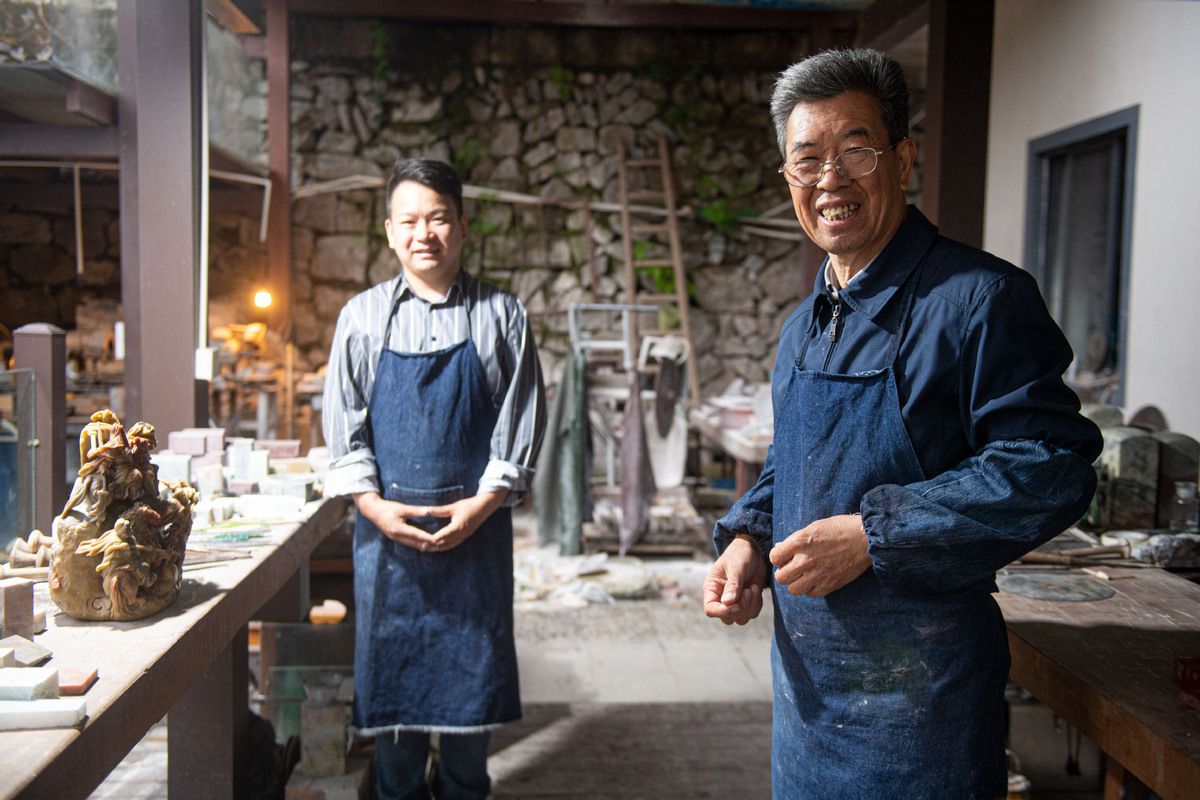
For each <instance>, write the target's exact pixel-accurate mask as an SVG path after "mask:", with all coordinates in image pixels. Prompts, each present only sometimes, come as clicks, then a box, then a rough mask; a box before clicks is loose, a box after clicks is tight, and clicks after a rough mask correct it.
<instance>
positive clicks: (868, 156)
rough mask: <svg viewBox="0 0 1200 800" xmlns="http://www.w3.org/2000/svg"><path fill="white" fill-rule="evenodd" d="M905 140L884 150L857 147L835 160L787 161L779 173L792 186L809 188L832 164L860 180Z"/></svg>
mask: <svg viewBox="0 0 1200 800" xmlns="http://www.w3.org/2000/svg"><path fill="white" fill-rule="evenodd" d="M903 141H904V139H903V138H901V139H897V140H896V141H894V142H892V143H891V144H890V145H888V146H887V147H885V148H883V149H882V150H876V149H875V148H874V147H855V148H854V149H852V150H847V151H846V152H844V153H841V154H840V155H839V156H838V157H837V158H835V159H834V160H833V161H821V160H820V159H816V158H802V159H800V160H799V161H785V162H784V164H783V166H782V167H780V168H779V173H780V174H781V175H783V179H784V180H786V181H787V182H788V183H790V184H791V185H792V186H796V187H799V188H801V189H807V188H808V187H810V186H816V185H817V184H818V183H820V182H821V178H823V177H825V168H826V167H829V166H830V165H832V166H833V168H834V169H835V170H837V174H838V175H841V176H842V177H843V178H846V179H847V180H852V181H853V180H858V179H859V178H865V177H867V176H868V175H870V174H871V173H872V172H874V171H875V168H876V167H878V166H879V157H880V156H881V155H883V154H884V153H886V152H887V151H888V150H891V149H892V148H893V147H895V146H896V145H898V144H900V143H901V142H903Z"/></svg>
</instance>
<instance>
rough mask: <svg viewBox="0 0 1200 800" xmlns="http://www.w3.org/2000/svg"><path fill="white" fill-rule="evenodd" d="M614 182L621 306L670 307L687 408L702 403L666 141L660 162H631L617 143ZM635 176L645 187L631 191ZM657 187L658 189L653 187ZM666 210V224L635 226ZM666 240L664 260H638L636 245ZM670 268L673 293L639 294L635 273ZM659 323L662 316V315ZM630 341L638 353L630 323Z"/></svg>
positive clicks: (660, 146) (662, 138)
mask: <svg viewBox="0 0 1200 800" xmlns="http://www.w3.org/2000/svg"><path fill="white" fill-rule="evenodd" d="M617 146H618V155H619V158H618V177H619V185H620V195H621V196H620V200H621V230H622V231H623V235H622V237H621V244H622V249H623V255H624V259H625V303H626V305H629V306H637V305H655V306H659V307H662V306H667V307H673V308H674V309H675V311H676V313H677V314H678V317H679V333H681V334H682V335H683V338H684V339H686V340H687V343H688V351H689V353H690V354H691V355H690V357H689V358H688V359H687V361H686V362H685V366H686V369H687V382H688V403H689V405H698V404H699V402H700V371H699V369H698V367H697V364H696V361H697V359H696V356H695V353H696V349H695V347H694V346H693V342H692V325H691V321H690V320H689V318H688V305H689V301H688V288H687V274H686V273H685V272H684V269H683V249H682V246H681V245H680V243H679V216H678V214H677V212H676V209H675V187H674V181H673V179H672V177H671V158H670V154H669V152H668V150H667V139H666V137H665V136H660V137H659V138H658V158H646V159H631V158H629V157H628V155H627V153H626V150H625V142H624V141H623V140H620V139H618V145H617ZM632 172H638V173H639V174H644V175H645V177H646V178H647V180H646V183H647V184H649V186H646V187H644V188H639V189H638V190H636V191H634V190H631V189H630V174H631V173H632ZM654 172H657V174H658V179H657V181H654V180H653V179H652V178H651V173H654ZM655 183H657V188H655V187H654V184H655ZM639 203H655V204H658V205H657V206H652V207H646V206H640V205H635V204H639ZM664 209H665V212H666V214H665V216H666V220H665V222H654V223H649V222H642V221H639V222H636V223H635V222H634V221H633V217H634V216H635V215H636V216H638V217H639V218H641V217H646V216H650V215H653V216H662V215H663V211H664ZM662 234H666V237H667V256H666V257H655V258H639V257H637V256H638V255H640V253H636V252H635V250H637V249H639V248H638V245H637V242H647V241H649V240H650V237H654V236H661V235H662ZM665 267H670V268H671V274H672V276H673V278H674V282H675V289H674V291H673V292H667V293H656V292H644V291H641V289H640V285H639V281H638V271H639V270H645V269H650V268H659V269H661V268H665ZM660 319H661V314H660ZM673 332H674V331H666V330H655V331H645V334H646V335H651V334H656V335H662V334H666V333H673ZM631 336H632V337H633V339H632V340H631V342H630V345H631V346H632V349H633V352H638V330H637V321H636V318H635V319H634V324H633V328H632V331H631Z"/></svg>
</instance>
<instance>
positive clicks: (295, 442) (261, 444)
mask: <svg viewBox="0 0 1200 800" xmlns="http://www.w3.org/2000/svg"><path fill="white" fill-rule="evenodd" d="M254 446H255V447H256V448H258V449H259V450H266V451H267V452H268V453H270V454H271V458H272V459H275V458H296V457H297V456H299V455H300V440H299V439H255V440H254Z"/></svg>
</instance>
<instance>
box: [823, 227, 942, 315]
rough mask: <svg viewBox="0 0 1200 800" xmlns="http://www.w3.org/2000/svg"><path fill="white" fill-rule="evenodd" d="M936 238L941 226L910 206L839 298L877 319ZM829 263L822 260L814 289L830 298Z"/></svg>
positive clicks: (859, 311) (826, 259)
mask: <svg viewBox="0 0 1200 800" xmlns="http://www.w3.org/2000/svg"><path fill="white" fill-rule="evenodd" d="M936 237H937V226H935V225H934V224H933V223H932V222H930V221H929V220H928V219H927V218H926V217H925V215H924V214H922V213H921V212H920V211H919V210H918V209H917V207H916V206H912V205H910V206H909V207H908V215H907V216H906V217H905V218H904V222H903V223H901V225H900V228H899V230H897V231H896V233H895V235H894V236H892V239H891V241H889V242H888V243H887V244H886V245H885V246H884V248H883V250H881V251H879V255H877V256H875V259H874V260H873V261H872V262H871V263H870V264H868V265H867V268H866V269H864V270H863V271H862V273H861V274H859V275H858V276H857V277H856V278H855V279H854V280H853V281H851V282H850V285H849V286H847V287H846V288H844V289H841V290H839V291H838V299H839V300H842V301H844V302H845V303H846V304H848V305H849V306H850V307H851V308H852V309H854V310H855V311H856V312H858V313H860V314H863V315H865V316H866V317H868V318H869V319H875V317H876V316H878V315H879V314H880V313H881V312H882V311H883V309H884V308H885V307H886V306H887V304H888V303H889V302H890V301H891V299H892V297H893V296H895V295H896V293H897V292H898V291H899V290H900V287H901V286H903V285H904V281H905V280H907V279H908V276H909V275H911V274H912V272H913V270H915V269H916V268H917V265H918V264H920V263H921V259H922V257H923V256H924V255H925V253H926V252H927V251H928V250H929V247H930V245H931V244H933V240H934V239H935V238H936ZM828 264H829V257H828V256H826V257H825V260H824V261H823V262H821V268H820V269H819V270H817V280H816V285H815V286H814V287H813V291H814V292H816V293H818V294H820V295H822V296H824V297H825V298H826V299H827V300H830V299H831V298H830V297H829V287H828V286H826V284H825V269H826V267H827V266H828Z"/></svg>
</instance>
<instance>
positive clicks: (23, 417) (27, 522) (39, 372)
mask: <svg viewBox="0 0 1200 800" xmlns="http://www.w3.org/2000/svg"><path fill="white" fill-rule="evenodd" d="M13 365H14V366H15V367H16V368H17V369H18V370H31V371H32V372H31V373H23V374H20V375H18V379H17V397H18V401H17V429H18V431H19V438H18V441H17V492H18V494H17V497H19V498H21V500H20V501H19V502H18V503H17V508H18V509H19V516H18V517H17V520H18V522H17V530H18V531H19V533H20V535H21V536H22V537H25V536H27V535H28V534H29V532H30V531H31V530H33V529H35V528H36V529H37V530H40V531H41V532H42V533H44V534H47V535H49V534H50V533H51V528H50V526H51V523H52V522H53V521H54V518H55V517H57V516H58V515H59V514H60V513H62V509H63V505H64V504H65V503H66V502H67V474H66V473H67V456H66V452H67V451H66V447H67V335H66V333H65V332H64V331H63V329H62V328H59V327H57V326H54V325H49V324H47V323H42V322H37V323H33V324H30V325H24V326H22V327H20V328H17V329H16V330H15V331H13ZM31 479H32V485H31ZM30 498H32V499H31V500H30Z"/></svg>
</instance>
